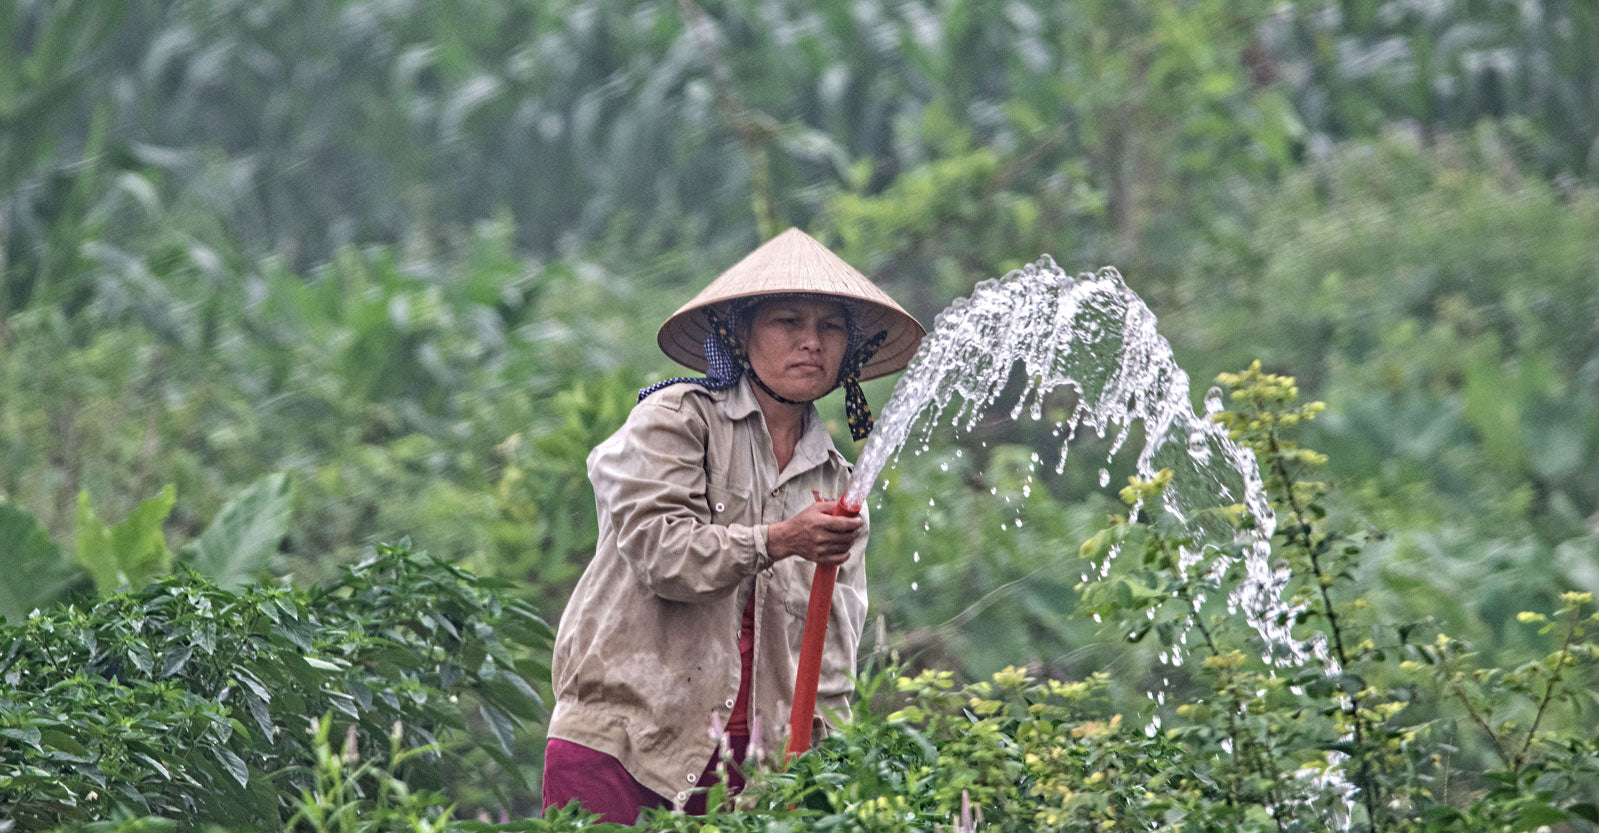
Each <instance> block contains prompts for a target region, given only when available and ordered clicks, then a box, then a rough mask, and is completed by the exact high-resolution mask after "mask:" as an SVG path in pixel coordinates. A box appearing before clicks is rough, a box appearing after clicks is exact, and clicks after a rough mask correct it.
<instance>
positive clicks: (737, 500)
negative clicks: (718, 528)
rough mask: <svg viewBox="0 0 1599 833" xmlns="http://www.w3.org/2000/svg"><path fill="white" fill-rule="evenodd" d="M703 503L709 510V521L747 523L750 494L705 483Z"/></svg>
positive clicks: (748, 519)
mask: <svg viewBox="0 0 1599 833" xmlns="http://www.w3.org/2000/svg"><path fill="white" fill-rule="evenodd" d="M705 504H706V506H707V507H708V508H709V509H710V510H711V523H713V524H720V525H722V526H727V525H728V524H749V523H750V518H749V507H750V496H749V493H748V492H739V491H735V490H733V489H729V488H726V487H723V486H712V485H706V487H705Z"/></svg>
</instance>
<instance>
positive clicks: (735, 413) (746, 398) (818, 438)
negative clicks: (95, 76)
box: [722, 379, 849, 472]
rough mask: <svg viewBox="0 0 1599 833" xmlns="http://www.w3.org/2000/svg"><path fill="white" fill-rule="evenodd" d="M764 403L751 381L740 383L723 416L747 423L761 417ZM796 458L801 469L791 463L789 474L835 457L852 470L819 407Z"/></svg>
mask: <svg viewBox="0 0 1599 833" xmlns="http://www.w3.org/2000/svg"><path fill="white" fill-rule="evenodd" d="M760 411H761V403H760V401H759V400H757V399H756V398H755V387H754V385H753V384H752V383H751V382H750V380H749V379H740V380H738V384H735V385H733V387H731V388H729V389H728V391H727V397H726V398H725V399H723V400H722V415H723V416H725V417H727V418H728V419H729V420H733V421H737V420H741V419H747V418H749V417H751V416H754V415H756V414H759V413H760ZM794 457H795V458H796V459H797V460H798V461H800V465H799V466H795V465H794V463H793V462H790V463H789V466H788V468H787V469H786V470H785V471H789V472H801V471H805V470H807V469H810V468H812V467H815V466H818V465H821V464H822V462H823V461H824V460H826V459H827V458H829V457H831V458H833V461H834V462H835V463H837V464H838V465H840V466H843V467H845V468H848V466H849V461H848V460H846V459H845V458H844V455H843V454H842V453H840V452H839V450H838V447H837V446H835V445H833V436H832V435H831V434H829V433H828V432H827V425H826V423H824V422H823V421H822V415H821V414H820V413H819V412H818V411H817V410H816V406H815V405H811V406H810V414H808V415H807V419H806V420H805V431H804V433H802V434H800V438H799V442H798V443H797V444H796V445H795V446H794Z"/></svg>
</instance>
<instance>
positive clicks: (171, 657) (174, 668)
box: [161, 645, 194, 677]
mask: <svg viewBox="0 0 1599 833" xmlns="http://www.w3.org/2000/svg"><path fill="white" fill-rule="evenodd" d="M191 656H194V646H193V645H184V646H182V647H179V648H178V649H176V650H173V651H168V652H167V655H166V659H165V660H163V661H162V663H161V676H163V677H170V676H172V675H173V674H176V673H178V672H179V671H182V670H183V666H185V665H188V664H189V657H191Z"/></svg>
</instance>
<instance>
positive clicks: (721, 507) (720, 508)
mask: <svg viewBox="0 0 1599 833" xmlns="http://www.w3.org/2000/svg"><path fill="white" fill-rule="evenodd" d="M726 508H727V507H726V506H723V505H722V504H720V503H718V504H716V511H718V512H720V511H722V510H723V509H726Z"/></svg>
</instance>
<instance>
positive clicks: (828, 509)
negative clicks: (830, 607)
mask: <svg viewBox="0 0 1599 833" xmlns="http://www.w3.org/2000/svg"><path fill="white" fill-rule="evenodd" d="M837 507H838V501H836V500H826V501H821V502H818V503H813V504H811V505H810V506H807V507H805V510H804V511H802V512H800V513H799V514H798V515H795V516H794V517H792V518H789V519H788V520H786V521H778V522H777V523H775V524H772V525H771V526H768V527H767V528H766V554H767V555H769V556H771V558H772V560H773V561H782V560H783V559H785V558H788V557H790V556H798V557H800V558H803V559H805V560H806V561H814V562H816V563H817V564H834V565H837V564H843V563H844V562H845V561H848V560H849V549H850V547H851V546H853V545H854V544H855V539H856V538H858V537H860V534H861V527H862V526H863V525H864V524H865V521H862V520H861V519H860V518H859V517H846V516H839V515H834V514H832V513H833V512H835V511H837Z"/></svg>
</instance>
